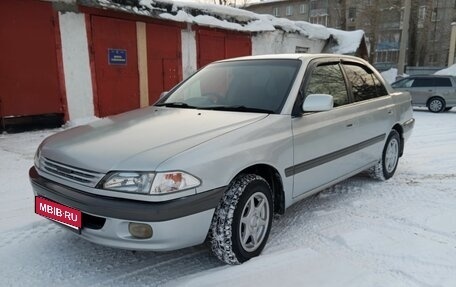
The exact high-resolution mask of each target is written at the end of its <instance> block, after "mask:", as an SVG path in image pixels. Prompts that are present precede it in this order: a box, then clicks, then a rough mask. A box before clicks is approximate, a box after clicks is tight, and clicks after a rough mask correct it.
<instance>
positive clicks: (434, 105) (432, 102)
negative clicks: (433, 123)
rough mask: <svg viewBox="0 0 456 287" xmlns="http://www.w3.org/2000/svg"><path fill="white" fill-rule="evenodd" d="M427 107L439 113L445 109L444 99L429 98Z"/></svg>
mask: <svg viewBox="0 0 456 287" xmlns="http://www.w3.org/2000/svg"><path fill="white" fill-rule="evenodd" d="M427 107H428V109H429V111H431V112H433V113H440V112H441V111H443V110H445V100H443V99H442V98H439V97H434V98H430V99H429V101H428V104H427Z"/></svg>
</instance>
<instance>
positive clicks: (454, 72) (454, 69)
mask: <svg viewBox="0 0 456 287" xmlns="http://www.w3.org/2000/svg"><path fill="white" fill-rule="evenodd" d="M434 75H450V76H456V64H454V65H452V66H449V67H448V68H446V69H442V70H440V71H437V72H435V73H434Z"/></svg>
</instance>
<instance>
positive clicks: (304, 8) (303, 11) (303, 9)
mask: <svg viewBox="0 0 456 287" xmlns="http://www.w3.org/2000/svg"><path fill="white" fill-rule="evenodd" d="M299 13H301V14H306V13H307V4H301V5H300V6H299Z"/></svg>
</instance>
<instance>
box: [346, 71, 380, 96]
mask: <svg viewBox="0 0 456 287" xmlns="http://www.w3.org/2000/svg"><path fill="white" fill-rule="evenodd" d="M344 69H345V72H346V74H347V78H348V81H349V83H350V84H351V87H352V93H353V97H354V100H355V102H359V101H365V100H369V99H373V98H376V97H378V96H379V94H378V92H379V91H377V90H378V89H379V88H378V87H377V85H378V84H380V83H379V82H378V81H377V83H376V82H375V76H374V74H373V73H372V72H371V71H369V72H368V71H366V69H365V68H364V67H361V66H358V65H350V64H344ZM381 86H382V87H383V85H381ZM383 89H384V87H383Z"/></svg>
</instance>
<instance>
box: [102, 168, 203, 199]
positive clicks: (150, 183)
mask: <svg viewBox="0 0 456 287" xmlns="http://www.w3.org/2000/svg"><path fill="white" fill-rule="evenodd" d="M200 184H201V181H200V180H199V179H197V178H196V177H194V176H192V175H190V174H188V173H185V172H181V171H172V172H163V173H152V172H130V171H122V172H112V173H109V174H108V175H107V176H106V180H104V181H103V182H102V184H101V188H103V189H106V190H112V191H120V192H130V193H141V194H152V195H153V194H166V193H172V192H176V191H181V190H186V189H190V188H195V187H197V186H199V185H200Z"/></svg>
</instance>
